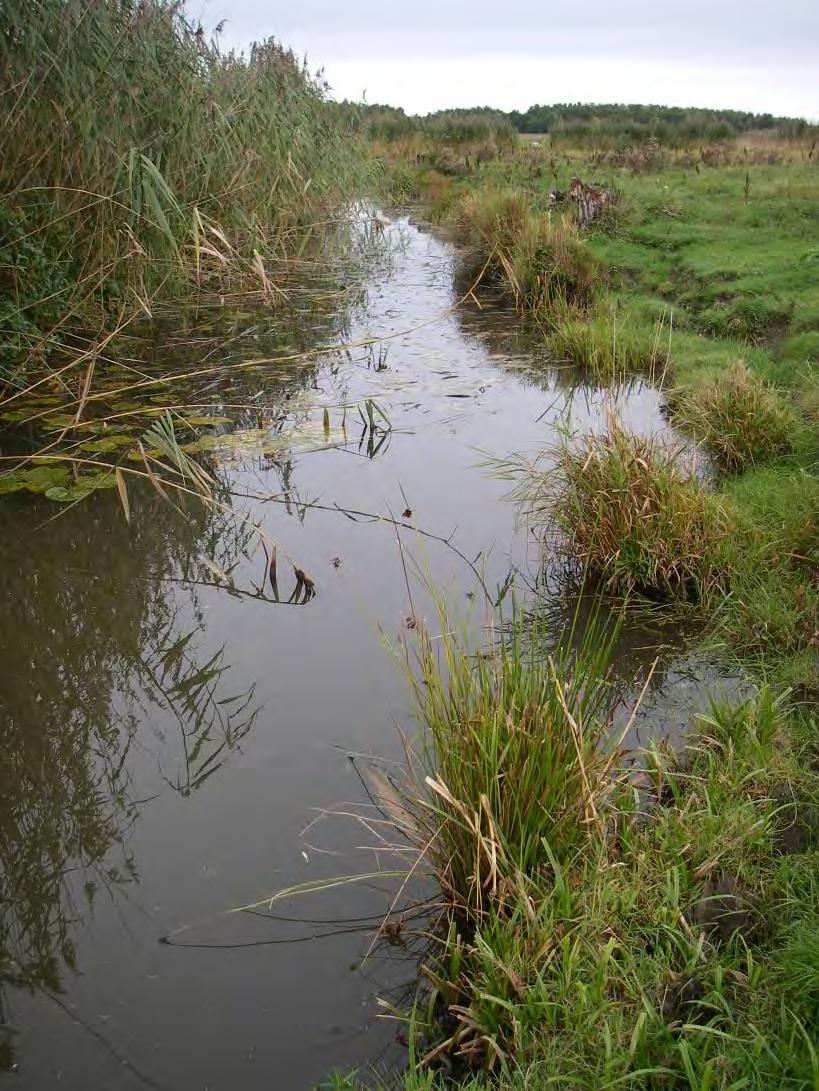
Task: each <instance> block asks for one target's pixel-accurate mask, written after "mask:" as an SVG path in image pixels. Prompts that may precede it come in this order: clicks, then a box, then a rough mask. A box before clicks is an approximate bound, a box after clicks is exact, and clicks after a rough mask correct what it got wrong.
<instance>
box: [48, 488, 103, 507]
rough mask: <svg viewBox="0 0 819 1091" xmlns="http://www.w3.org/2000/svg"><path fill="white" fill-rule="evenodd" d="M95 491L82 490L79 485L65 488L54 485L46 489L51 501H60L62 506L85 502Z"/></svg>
mask: <svg viewBox="0 0 819 1091" xmlns="http://www.w3.org/2000/svg"><path fill="white" fill-rule="evenodd" d="M92 491H93V490H91V489H81V488H80V487H79V485H74V486H72V487H71V488H68V489H67V488H64V487H63V486H62V485H53V486H52V487H51V488H50V489H46V491H45V494H46V496H47V497H48V499H49V500H58V501H59V502H60V503H61V504H68V503H69V502H71V501H74V500H84V499H85V498H86V496H88V495H89V493H91V492H92Z"/></svg>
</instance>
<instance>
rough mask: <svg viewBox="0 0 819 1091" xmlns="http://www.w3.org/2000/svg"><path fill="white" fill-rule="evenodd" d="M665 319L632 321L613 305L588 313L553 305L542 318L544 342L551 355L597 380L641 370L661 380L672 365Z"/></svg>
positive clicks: (658, 317)
mask: <svg viewBox="0 0 819 1091" xmlns="http://www.w3.org/2000/svg"><path fill="white" fill-rule="evenodd" d="M666 319H667V316H666V315H665V314H662V313H661V314H660V315H658V316H657V318H656V319H655V320H654V321H653V322H650V323H649V322H635V321H633V320H632V319H631V318H630V317H629V316H628V315H623V313H622V312H620V311H618V308H617V306H616V305H615V304H614V303H610V304H608V305H606V304H603V305H600V306H598V307H597V308H596V310H595V311H594V312H593V313H590V314H582V313H578V311H577V309H576V308H572V307H565V308H562V309H553V310H552V311H551V313H549V314H547V316H546V322H545V326H546V329H547V343H548V345H549V349H550V351H551V352H552V354H553V355H554V356H556V357H557V358H558V359H561V360H568V361H571V362H572V363H575V364H578V365H580V366H581V367H584V368H587V369H588V370H589V371H590V372H591V375H592V377H593V378H594V380H595V381H598V382H603V383H611V382H615V381H617V380H618V379H619V380H622V379H624V378H625V377H626V376H628V375H633V374H640V373H642V374H645V375H648V376H650V377H651V378H654V379H657V380H658V381H662V379H663V377H664V375H665V373H666V371H667V370H668V367H669V363H670V358H669V350H670V330H669V329H668V328H667V321H666Z"/></svg>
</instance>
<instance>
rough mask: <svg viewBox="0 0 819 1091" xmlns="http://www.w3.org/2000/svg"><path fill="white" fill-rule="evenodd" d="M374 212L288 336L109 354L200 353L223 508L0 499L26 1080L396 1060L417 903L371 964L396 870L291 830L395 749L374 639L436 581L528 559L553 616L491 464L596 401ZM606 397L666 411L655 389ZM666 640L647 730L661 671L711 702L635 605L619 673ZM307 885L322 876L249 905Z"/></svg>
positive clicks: (7, 812) (181, 358)
mask: <svg viewBox="0 0 819 1091" xmlns="http://www.w3.org/2000/svg"><path fill="white" fill-rule="evenodd" d="M389 234H390V236H391V239H392V241H393V243H394V244H395V246H394V251H393V255H392V259H391V261H389V262H387V261H379V262H376V263H375V264H374V265H373V267H372V270H371V272H370V274H369V277H368V279H367V281H366V283H365V284H364V285H360V284H355V285H353V288H352V289H351V291H350V296H349V299H348V303H349V306H348V308H347V309H346V311H345V312H344V313H343V322H342V323H341V325H339V322H338V319H337V317H336V318H334V319H332V320H331V319H329V318H325V319H321V317H320V316H319V317H318V318H317V317H316V316H315V313H314V312H312V311H311V310H310V305H309V300H308V299H307V297H305V299H304V300H303V301H299V299H298V297H297V298H296V303H294V307H295V308H296V309H297V311H298V314H297V317H298V322H297V323H296V327H297V343H298V347H299V348H300V350H302V351H303V350H307V349H309V350H310V352H309V354H308V356H306V357H305V356H302V358H301V359H298V360H297V359H295V358H294V357H295V355H296V354H295V353H294V352H292V351H291V350H292V347H293V345H294V341H293V337H294V336H295V335H294V334H293V332H292V330H289V331H288V332H287V333H286V334H285V333H282V332H281V330H282V327H283V322H282V318H281V316H274V318H272V319H270V318H267V319H265V318H264V317H263V316H260V315H259V314H258V313H256V314H248V315H245V316H242V317H240V318H236V317H235V316H233V317H232V318H230V319H226V318H225V317H224V316H221V317H218V318H217V317H215V318H214V320H213V321H214V325H213V328H212V329H211V330H209V331H204V332H203V330H202V323H201V320H200V321H199V322H198V324H197V325H196V327H195V330H194V329H189V328H188V327H187V326H186V325H185V323H184V321H183V320H182V318H180V319H179V321H178V322H174V321H171V320H168V321H167V322H166V323H165V324H164V325H162V326H161V327H157V328H153V329H151V330H149V331H137V332H135V333H134V341H133V346H132V350H133V358H132V359H131V360H130V361H129V367H132V368H134V367H136V366H137V362H138V361H141V363H140V366H141V367H144V368H145V370H146V373H149V372H150V370H151V367H152V366H154V365H155V364H157V363H161V364H162V365H163V366H169V367H172V368H173V369H174V370H176V371H178V372H181V373H182V372H184V373H186V374H189V373H191V372H192V373H193V374H192V376H191V377H190V378H189V380H186V383H187V385H186V388H185V397H186V398H188V399H189V398H190V397H191V395H193V400H195V401H196V402H197V404H198V405H199V406H200V407H201V409H200V411H201V412H203V413H206V414H208V415H210V416H218V417H220V418H225V419H224V420H222V421H221V423H220V424H219V425H218V427H215V428H213V429H212V433H211V434H209V436H208V437H207V443H204V444H200V447H199V448H198V450H199V456H200V457H202V458H206V459H208V460H209V464H210V466H211V467H212V470H213V472H214V474H215V475H216V477H217V480H218V488H217V496H218V498H219V500H220V502H223V501H225V500H226V499H227V498H228V497H230V498H231V502H232V504H233V506H234V509H235V512H236V515H237V516H238V517H237V518H234V517H231V515H230V514H229V513H227V512H226V511H225V510H224V508H223V507H221V506H219V505H216V506H214V507H212V508H210V509H205V508H203V507H201V506H198V505H195V504H186V505H183V506H182V510H176V509H175V508H174V507H172V506H170V505H168V504H164V503H162V502H161V501H160V499H159V498H158V497H157V496H156V495H155V494H153V493H149V492H148V491H147V490H146V491H145V492H144V494H141V493H138V492H137V490H134V496H133V498H132V508H133V513H132V519H131V524H130V526H129V525H128V524H126V522H125V520H124V519H123V518H122V514H121V512H120V510H119V508H118V506H117V504H116V502H115V500H114V498H113V497H112V496H111V494H110V493H100V494H95V495H93V496H92V497H90V498H89V499H88V500H86V501H85V502H83V503H82V504H81V505H78V506H75V507H67V508H65V509H60V510H59V511H58V512H57V517H56V518H49V517H51V516H53V515H54V514H55V510H54V508H53V506H50V505H47V504H46V503H45V502H42V503H41V502H31V501H30V500H29V501H28V502H26V501H24V500H22V499H20V497H19V496H15V497H11V498H6V500H5V502H4V503H3V506H2V507H0V526H1V528H2V529H0V599H1V600H2V613H0V655H1V656H2V659H0V662H2V665H3V677H2V684H1V686H0V739H1V740H2V747H0V879H2V891H0V898H2V902H0V1041H1V1042H2V1047H0V1063H1V1064H2V1066H3V1067H4V1068H6V1069H12V1068H15V1067H16V1068H17V1069H18V1071H17V1072H16V1075H15V1086H19V1087H22V1088H25V1089H28V1088H32V1089H33V1088H41V1087H46V1086H52V1085H53V1084H55V1083H56V1082H57V1081H58V1080H59V1081H60V1083H61V1085H62V1086H67V1087H72V1088H73V1087H77V1088H81V1087H82V1088H84V1087H94V1088H112V1089H116V1091H121V1089H130V1088H135V1087H140V1086H145V1085H146V1084H147V1085H148V1086H153V1087H168V1088H171V1087H172V1088H174V1089H184V1088H200V1087H203V1086H208V1087H211V1088H234V1087H236V1086H241V1087H243V1088H246V1089H252V1088H260V1089H261V1088H269V1087H271V1086H276V1087H286V1088H291V1087H292V1088H302V1087H308V1086H309V1085H310V1084H311V1082H313V1081H317V1080H320V1079H321V1078H323V1077H324V1076H325V1075H326V1074H327V1073H328V1072H329V1071H331V1070H332V1069H333V1068H334V1067H336V1066H338V1067H354V1066H357V1065H361V1064H366V1063H368V1062H369V1061H373V1060H377V1059H379V1058H380V1059H382V1060H383V1063H384V1064H388V1063H391V1062H392V1063H394V1062H395V1061H396V1060H398V1061H400V1058H401V1051H400V1047H399V1046H397V1045H396V1043H395V1040H394V1028H393V1026H392V1025H391V1024H390V1023H388V1022H384V1021H379V1020H378V1019H377V1007H376V997H377V996H378V995H379V994H382V995H383V994H384V993H392V994H395V993H396V992H397V993H400V990H401V989H402V988H406V987H407V986H408V984H409V983H411V981H412V977H413V974H414V970H415V965H416V952H415V949H414V946H413V944H414V942H415V941H414V940H413V939H412V936H411V930H409V929H408V931H407V933H406V934H402V935H394V936H393V935H391V936H388V937H382V938H383V939H384V941H385V942H383V943H382V944H380V945H379V946H377V947H376V949H375V950H374V951H373V952H372V953H371V954H370V956H369V957H368V958H367V959H366V960H365V959H363V956H364V954H365V953H366V952H367V951H368V949H369V948H370V947H371V945H372V940H373V936H374V934H375V931H376V929H377V925H378V923H380V921H381V920H382V919H383V916H384V914H385V912H386V911H387V909H388V908H389V906H390V904H391V902H392V900H393V898H394V897H395V892H396V883H395V880H394V879H391V878H390V877H389V876H387V875H381V876H375V877H373V878H371V879H369V880H367V881H365V882H359V883H355V884H347V883H344V884H341V885H339V884H338V883H334V882H332V880H334V879H337V878H338V877H339V876H344V875H350V874H354V873H363V872H370V871H372V870H373V854H372V851H371V848H372V844H373V841H372V838H371V837H369V836H367V834H366V831H363V830H362V827H361V825H360V824H357V823H354V822H353V823H350V822H346V823H345V822H343V821H340V820H339V821H336V820H334V819H332V818H328V819H325V820H324V821H323V822H322V823H321V836H320V837H318V836H317V831H316V827H315V825H314V824H312V825H311V823H313V820H314V819H316V818H320V817H322V816H325V815H328V814H330V813H331V812H332V814H333V815H338V814H343V813H350V812H352V811H353V810H355V809H360V807H361V806H362V804H366V796H365V794H364V790H363V787H362V783H361V780H360V779H359V776H358V770H359V768H360V763H359V760H358V758H356V757H355V755H373V754H375V755H379V756H380V757H381V758H382V759H383V760H384V761H385V762H387V763H389V761H390V760H392V759H398V760H400V758H401V756H402V745H401V740H400V736H399V735H398V733H397V732H396V730H395V727H394V724H395V722H396V721H398V722H399V723H402V724H404V725H407V724H408V723H409V710H408V708H407V695H406V692H405V689H404V684H403V681H402V679H401V678H400V677H399V676H398V674H397V672H395V670H394V668H393V665H392V663H391V660H390V657H389V655H387V654H385V651H384V648H383V634H384V633H386V634H387V635H388V636H391V637H395V636H396V635H397V634H398V633H401V632H407V628H406V626H407V619H408V617H418V618H422V619H426V622H427V624H428V625H433V626H434V624H435V607H434V602H433V601H432V598H431V596H430V594H429V590H428V588H427V587H426V586H425V581H426V580H429V581H432V582H433V583H434V584H435V585H437V586H439V587H441V588H443V589H444V590H445V591H446V592H447V594H448V595H449V596H450V598H451V599H452V601H453V602H457V603H460V604H462V607H463V612H464V614H465V615H466V616H467V617H470V618H471V620H472V623H473V624H474V625H475V626H476V628H477V627H479V626H480V625H482V624H483V622H484V621H485V620H486V609H485V605H484V603H483V602H482V595H481V593H480V592H481V586H482V585H483V586H485V587H487V588H489V589H490V590H491V592H492V596H493V597H494V596H495V595H496V594H497V591H496V589H500V590H504V589H509V587H510V582H514V585H515V587H516V588H517V589H518V590H519V591H520V592H521V593H522V594H526V589H527V585H532V586H534V585H535V584H538V588H537V589H538V593H539V594H540V595H541V597H543V598H545V599H546V601H547V605H548V604H549V603H551V605H552V606H553V607H554V608H555V610H557V611H558V612H560V611H561V610H562V611H564V612H565V609H566V603H565V601H564V600H563V599H561V596H560V592H559V589H558V588H557V587H553V586H552V585H551V584H549V583H547V584H546V585H545V587H544V585H543V582H542V581H543V570H542V568H541V567H540V554H539V553H538V552H537V549H536V545H535V542H534V538H533V536H532V534H531V532H530V530H529V528H527V527H526V526H525V524H522V523H520V522H519V521H518V520H517V519H516V513H515V510H514V507H513V505H511V504H510V503H508V502H507V501H506V500H505V499H504V497H505V494H506V491H507V487H508V486H507V485H506V484H505V483H503V482H501V481H498V480H496V479H494V478H493V477H491V476H490V475H488V474H487V473H486V472H484V471H483V470H481V469H480V465H479V464H480V463H481V462H482V461H483V460H485V458H486V457H487V455H488V456H500V457H507V456H508V455H509V454H511V453H512V452H521V451H522V452H524V453H529V454H532V455H534V454H537V453H538V452H540V451H541V450H542V449H543V448H544V446H545V445H547V444H548V443H549V442H551V441H553V440H554V439H555V437H556V434H557V429H558V428H562V427H565V426H566V423H567V421H569V422H570V423H571V426H572V427H576V428H582V429H585V428H592V427H599V426H600V422H601V419H602V414H603V410H604V406H605V403H606V398H605V395H604V394H603V392H601V391H598V390H595V389H592V388H589V387H587V386H583V385H582V384H580V385H579V384H578V377H577V375H575V374H572V373H571V372H570V371H569V370H568V369H565V368H564V369H560V368H555V367H554V366H552V364H551V363H550V361H549V360H548V359H546V357H545V356H544V354H543V350H542V346H541V345H540V344H539V343H538V341H537V340H536V339H534V338H533V336H532V335H531V334H530V333H527V331H525V330H524V329H523V328H521V326H520V325H519V324H518V322H517V321H516V319H515V318H514V316H513V315H511V314H508V313H498V312H497V311H496V310H494V309H492V308H489V307H487V308H484V309H483V310H480V309H477V308H475V307H474V305H470V308H458V307H457V306H456V304H457V299H456V297H455V295H454V293H453V288H452V252H451V250H450V248H449V247H448V246H447V245H446V244H444V243H441V242H440V241H438V240H437V239H436V238H435V237H433V236H431V235H425V234H423V233H422V232H420V231H419V230H417V229H415V228H413V227H412V226H411V225H410V224H409V222H408V221H406V220H403V221H401V222H398V223H396V224H395V225H393V227H392V228H391V229H390V231H389ZM200 318H201V316H200ZM299 339H300V340H299ZM321 344H324V345H325V346H329V347H325V348H324V349H321V350H318V349H316V348H315V346H316V345H321ZM345 346H346V347H345ZM220 351H221V352H222V357H219V352H220ZM282 356H284V357H287V360H286V361H283V360H282ZM271 357H274V358H277V359H278V363H271V362H270V359H271ZM217 359H222V360H223V361H225V370H221V371H218V372H214V371H213V369H212V366H211V365H212V364H213V361H214V360H217ZM260 361H267V362H260ZM152 362H153V363H152ZM617 407H618V409H619V411H620V412H621V413H622V415H623V416H625V417H626V419H627V420H628V421H629V423H630V424H631V425H632V426H634V427H638V428H642V429H646V430H649V431H652V430H657V429H664V428H666V425H665V423H664V421H663V419H662V415H661V413H660V411H659V405H658V398H657V394H656V392H655V391H654V390H652V389H651V388H650V387H647V386H644V385H642V384H639V383H637V384H633V385H631V386H630V387H628V388H624V389H623V390H621V391H619V393H618V395H617ZM397 539H400V548H399V542H398V540H397ZM405 566H406V567H405ZM418 573H420V574H421V576H422V579H421V580H420V581H419V580H417V579H416V578H415V577H416V575H417V574H418ZM658 649H659V650H660V654H661V659H660V664H659V666H658V668H657V670H656V671H655V675H654V680H653V681H654V685H653V689H652V691H651V693H650V695H649V697H648V698H647V700H646V703H645V704H644V706H643V707H644V712H643V714H641V715H642V717H643V718H642V719H638V720H637V721H635V724H634V732H635V737H638V736H639V738H640V740H641V741H644V739H645V737H646V734H647V732H648V731H650V730H652V729H654V728H656V726H657V724H658V723H660V724H662V725H665V726H668V725H669V724H670V723H671V722H672V717H671V716H670V714H667V710H668V709H669V708H670V707H671V705H669V703H668V701H667V700H666V699H665V697H664V696H663V695H664V693H665V692H666V691H670V692H671V693H672V694H673V695H674V697H675V698H676V699H677V706H676V708H677V711H675V713H674V716H675V717H676V720H674V723H675V724H676V723H677V721H679V728H677V727H676V726H675V727H673V728H672V733H673V732H674V731H677V730H681V729H682V728H683V727H684V724H685V721H686V720H687V719H688V718H689V717H690V715H691V711H692V709H693V708H695V707H697V705H698V704H701V703H702V701H703V699H704V698H703V688H702V685H701V683H697V682H694V681H691V682H690V686H689V688H688V689H687V690H685V691H684V686H683V682H684V680H688V679H690V678H693V677H694V676H693V675H690V673H689V672H688V667H689V666H690V665H691V664H689V663H688V662H687V653H686V652H685V651H684V638H683V637H682V636H681V634H679V633H677V632H668V631H663V630H661V629H658V628H656V627H655V628H654V629H652V627H651V626H649V627H646V626H642V625H641V626H640V627H637V626H629V625H627V626H626V628H625V629H624V631H623V638H622V640H621V642H620V647H619V650H618V661H617V666H618V672H619V676H620V677H621V678H622V679H623V684H624V686H625V687H626V688H628V686H630V685H631V684H632V683H633V679H634V676H635V674H637V675H640V672H643V675H642V676H644V673H645V671H646V670H647V669H648V664H650V663H651V662H652V661H653V659H654V658H655V656H656V655H657V652H658ZM694 666H695V667H696V670H697V671H700V670H701V665H700V664H694ZM709 670H712V671H716V668H715V667H709ZM666 683H667V685H666ZM306 827H307V832H305V828H306ZM303 882H315V883H321V882H324V883H325V884H326V889H324V890H323V891H322V892H321V893H318V894H315V895H311V896H310V897H309V898H305V897H303V896H298V895H296V894H295V893H293V894H292V895H290V896H287V897H283V898H280V899H278V900H277V901H275V902H272V903H271V902H270V901H269V895H270V894H271V893H272V892H274V891H277V890H279V891H280V890H282V889H283V888H287V887H291V886H293V885H295V884H299V883H303ZM405 903H406V904H404V903H402V905H401V907H400V908H402V909H404V910H405V911H406V913H405V916H406V920H407V921H408V923H409V922H411V920H412V917H413V913H414V912H415V911H414V910H413V908H411V905H412V896H411V895H410V893H409V892H407V893H406V897H405ZM250 905H253V906H254V908H253V909H249V910H247V911H245V912H241V913H231V912H229V911H230V910H231V909H232V908H234V907H237V906H250Z"/></svg>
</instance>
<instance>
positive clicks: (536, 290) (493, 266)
mask: <svg viewBox="0 0 819 1091" xmlns="http://www.w3.org/2000/svg"><path fill="white" fill-rule="evenodd" d="M451 222H452V224H453V226H454V229H455V232H456V236H457V238H458V240H459V242H460V243H461V244H462V245H463V247H464V254H463V260H462V270H461V271H462V276H463V277H464V278H465V279H466V280H468V281H469V283H470V284H472V283H474V282H475V281H478V283H483V284H497V285H501V286H502V287H504V288H505V289H506V290H507V291H509V292H510V293H511V294H512V295H513V297H514V299H515V302H516V304H517V306H518V307H519V309H520V310H521V311H526V312H536V311H538V310H540V309H545V308H548V307H550V306H551V305H553V304H554V303H555V302H561V303H565V304H571V305H574V306H581V307H584V306H587V305H588V304H589V303H590V302H591V300H592V298H593V296H594V293H595V290H596V286H597V276H598V274H597V265H596V262H595V261H594V259H593V258H592V257H591V254H590V253H589V250H588V248H587V247H586V244H585V242H584V241H583V239H581V238H580V236H579V235H578V233H577V231H576V230H575V228H573V227H572V226H571V225H570V224H569V223H567V222H563V221H562V220H561V221H559V222H556V223H553V222H552V221H551V220H550V218H549V217H548V216H547V215H545V214H542V213H538V212H536V211H533V209H532V207H531V200H530V198H529V197H528V195H527V194H526V193H525V191H523V190H520V189H511V188H510V189H491V188H487V189H482V190H479V191H477V192H474V193H466V194H464V195H463V196H462V197H461V199H460V200H459V201H458V202H457V204H456V205H455V206H454V208H453V211H452V213H451Z"/></svg>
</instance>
